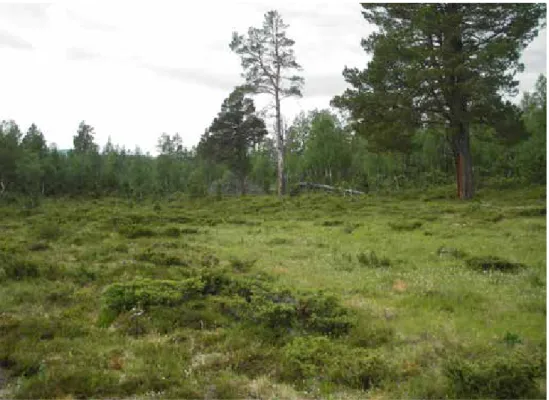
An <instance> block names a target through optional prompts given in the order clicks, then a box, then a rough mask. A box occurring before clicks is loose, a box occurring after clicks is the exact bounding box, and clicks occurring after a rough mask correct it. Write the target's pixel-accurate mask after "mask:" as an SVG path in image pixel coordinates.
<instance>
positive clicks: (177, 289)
mask: <svg viewBox="0 0 549 400" xmlns="http://www.w3.org/2000/svg"><path fill="white" fill-rule="evenodd" d="M203 290H204V282H202V281H201V280H200V279H198V278H190V279H185V280H182V281H168V280H151V279H143V280H136V281H132V282H126V283H114V284H112V285H109V286H108V287H107V288H106V289H105V291H104V292H103V296H102V297H103V302H104V304H105V307H106V308H107V309H108V310H112V311H114V312H116V313H120V312H122V311H129V310H131V309H132V308H133V307H138V306H140V307H143V308H147V307H149V306H154V305H164V306H176V305H179V304H182V303H184V302H185V301H188V300H190V299H192V298H196V297H197V296H199V295H200V294H201V293H202V292H203Z"/></svg>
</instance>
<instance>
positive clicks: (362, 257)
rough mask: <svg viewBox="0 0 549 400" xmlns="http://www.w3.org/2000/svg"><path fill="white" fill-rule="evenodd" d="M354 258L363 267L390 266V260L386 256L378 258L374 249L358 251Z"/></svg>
mask: <svg viewBox="0 0 549 400" xmlns="http://www.w3.org/2000/svg"><path fill="white" fill-rule="evenodd" d="M356 258H357V260H358V262H359V263H360V265H362V266H365V267H376V268H380V267H389V266H391V260H389V259H388V258H386V257H381V258H379V257H378V256H377V255H376V253H375V252H374V251H366V252H362V253H358V254H357V255H356Z"/></svg>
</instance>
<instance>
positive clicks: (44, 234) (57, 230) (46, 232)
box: [38, 222, 63, 241]
mask: <svg viewBox="0 0 549 400" xmlns="http://www.w3.org/2000/svg"><path fill="white" fill-rule="evenodd" d="M62 234H63V231H62V229H61V226H60V225H59V224H57V223H52V222H50V223H48V224H45V225H42V226H40V227H39V228H38V238H40V239H42V240H50V241H55V240H57V239H59V238H60V237H61V235H62Z"/></svg>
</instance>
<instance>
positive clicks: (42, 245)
mask: <svg viewBox="0 0 549 400" xmlns="http://www.w3.org/2000/svg"><path fill="white" fill-rule="evenodd" d="M49 248H50V245H49V244H48V243H47V242H44V241H40V242H35V243H31V244H29V247H28V249H29V251H44V250H48V249H49Z"/></svg>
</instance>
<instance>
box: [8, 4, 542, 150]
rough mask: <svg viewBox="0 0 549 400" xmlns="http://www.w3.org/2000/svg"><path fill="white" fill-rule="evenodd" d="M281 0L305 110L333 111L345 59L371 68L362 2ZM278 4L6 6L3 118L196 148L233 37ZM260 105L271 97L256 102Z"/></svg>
mask: <svg viewBox="0 0 549 400" xmlns="http://www.w3.org/2000/svg"><path fill="white" fill-rule="evenodd" d="M311 4H312V3H304V2H295V1H293V2H289V1H283V2H277V3H276V7H277V9H278V10H279V11H280V12H281V14H282V16H283V18H284V20H285V22H286V23H288V24H290V28H289V36H290V37H292V38H293V39H295V40H296V46H295V51H296V55H297V60H298V62H299V63H300V64H301V65H302V66H303V68H304V76H305V79H306V82H305V90H304V95H305V97H304V98H302V99H289V100H286V102H285V103H284V113H285V116H286V119H287V120H288V122H290V121H291V120H292V118H293V116H294V115H296V114H297V113H298V112H299V111H300V110H310V109H312V108H317V107H318V108H323V107H328V105H329V102H330V99H331V98H332V97H333V96H334V95H336V94H340V93H341V92H342V91H343V90H344V89H345V87H346V84H345V82H344V80H343V77H342V70H343V67H344V66H350V67H359V68H363V67H365V66H366V64H367V61H368V59H369V58H368V56H367V55H366V54H365V53H364V51H363V50H362V48H361V46H360V40H361V38H363V37H365V36H367V35H368V34H369V33H370V32H371V28H370V27H369V26H368V25H367V24H366V23H365V21H364V19H363V18H362V16H361V13H360V5H359V4H358V3H351V2H348V1H344V2H337V3H335V2H315V3H314V5H313V6H311ZM271 7H272V3H271V2H266V1H251V0H249V1H247V2H202V3H200V2H193V3H192V5H191V4H190V3H186V2H177V3H176V2H168V1H162V0H160V1H156V2H131V3H130V2H123V1H116V2H115V1H109V2H101V1H98V2H68V1H66V2H59V1H57V2H53V3H51V4H50V3H46V4H19V3H17V4H4V3H0V24H1V26H2V31H0V57H1V58H2V60H4V61H3V63H2V69H3V71H2V72H3V73H2V74H0V87H1V88H2V96H0V110H2V115H0V119H14V120H16V121H17V122H18V123H19V124H20V125H21V127H22V128H23V129H26V128H27V127H28V126H29V125H30V124H31V123H32V122H35V123H36V124H37V125H38V126H39V127H40V128H41V129H42V130H43V131H44V132H45V134H46V138H47V139H48V140H49V141H50V142H55V143H57V144H58V146H59V147H61V148H68V147H71V146H72V136H73V135H74V133H75V131H76V129H77V127H78V123H79V122H80V121H81V120H86V122H87V123H89V124H91V125H92V126H94V127H95V131H96V133H97V140H98V142H99V143H100V144H101V145H104V144H105V142H106V141H107V138H108V136H109V135H110V136H111V137H112V140H113V142H114V143H118V144H121V145H125V146H126V147H130V148H134V146H136V145H139V146H140V147H141V148H142V149H144V150H148V151H153V152H154V147H155V144H156V140H157V138H158V136H159V135H160V134H161V133H162V132H167V133H170V134H173V133H175V132H179V133H180V134H181V135H182V137H183V139H184V143H185V144H186V145H188V146H190V145H193V144H196V143H197V142H198V140H199V137H200V135H201V134H202V133H203V132H204V129H205V128H206V127H207V126H208V125H209V124H210V123H211V120H212V119H213V118H214V117H215V115H216V113H217V112H218V111H219V108H220V106H221V103H222V101H223V99H224V98H225V97H226V96H227V95H228V93H229V91H230V90H231V88H232V87H233V86H234V85H236V84H238V83H240V82H241V78H240V73H241V68H240V61H239V59H238V57H237V56H236V55H235V54H233V53H232V52H231V51H230V49H229V42H230V40H231V33H232V32H233V31H234V30H237V31H239V32H245V31H246V30H247V28H248V27H249V26H259V25H260V24H261V23H262V19H263V14H264V13H265V12H266V11H268V10H269V9H270V8H271ZM545 35H546V32H545V30H544V31H543V32H542V34H541V35H540V37H539V38H538V39H536V41H535V42H533V43H532V45H531V46H530V47H529V48H528V49H527V50H526V52H525V53H524V62H525V64H526V66H527V68H526V71H525V73H524V74H522V75H521V76H520V79H521V87H520V88H521V90H531V88H532V87H533V84H534V82H535V80H536V79H537V76H538V75H539V73H540V72H544V71H545V69H546V64H545V57H546V38H545ZM257 103H258V104H257V106H258V107H257V108H258V109H260V108H262V107H264V106H265V105H266V104H267V103H268V102H267V101H266V99H265V98H264V97H259V98H258V99H257Z"/></svg>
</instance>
